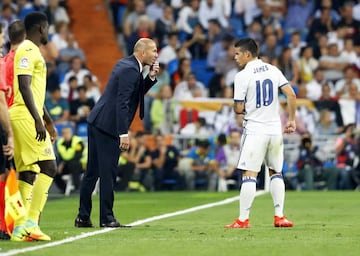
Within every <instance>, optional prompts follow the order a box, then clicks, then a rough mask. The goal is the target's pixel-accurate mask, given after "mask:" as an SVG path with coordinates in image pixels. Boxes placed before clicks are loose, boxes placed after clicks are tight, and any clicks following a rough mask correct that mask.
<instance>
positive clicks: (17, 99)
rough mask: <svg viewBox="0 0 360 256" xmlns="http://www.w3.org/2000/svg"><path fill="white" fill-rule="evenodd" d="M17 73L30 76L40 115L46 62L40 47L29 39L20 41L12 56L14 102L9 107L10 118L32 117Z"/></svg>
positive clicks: (44, 89)
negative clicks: (20, 87)
mask: <svg viewBox="0 0 360 256" xmlns="http://www.w3.org/2000/svg"><path fill="white" fill-rule="evenodd" d="M18 75H29V76H31V85H30V87H31V88H30V89H31V91H32V95H33V99H34V103H35V106H36V109H37V111H38V113H39V116H40V117H43V115H44V111H43V106H44V102H45V95H46V63H45V60H44V58H43V57H42V55H41V52H40V49H39V47H38V46H37V45H35V44H34V43H33V42H32V41H30V40H25V41H24V42H22V43H21V44H20V45H19V47H18V49H17V50H16V53H15V58H14V104H13V105H12V106H11V108H10V118H11V120H17V119H25V118H32V116H31V114H30V112H29V110H28V109H27V107H26V105H25V102H24V100H23V97H22V95H21V92H20V90H19V82H18Z"/></svg>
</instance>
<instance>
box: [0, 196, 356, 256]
mask: <svg viewBox="0 0 360 256" xmlns="http://www.w3.org/2000/svg"><path fill="white" fill-rule="evenodd" d="M237 195H238V192H237V191H231V192H227V193H216V192H161V193H160V192H154V193H138V192H133V193H117V194H116V196H115V198H116V202H115V207H114V211H115V214H116V217H117V218H118V220H120V221H121V222H122V223H124V224H128V223H134V222H136V221H139V222H137V223H138V224H139V225H136V226H134V227H132V228H129V229H112V230H109V229H100V228H91V229H78V228H75V227H74V219H75V216H76V213H77V207H78V197H77V196H75V197H70V198H62V199H56V200H50V201H48V203H47V205H46V208H45V211H44V214H43V215H42V218H41V227H42V230H43V231H44V232H45V233H47V234H49V235H50V236H51V238H52V241H51V242H9V241H0V255H36V256H38V255H44V256H51V255H56V256H59V255H61V256H68V255H69V256H70V255H71V256H72V255H74V256H77V255H79V256H80V255H84V256H85V255H86V256H92V255H97V256H98V255H136V256H137V255H156V256H161V255H199V256H200V255H204V256H205V255H206V256H209V255H276V256H278V255H291V256H295V255H302V256H303V255H327V256H329V255H360V243H359V241H360V220H359V216H360V193H358V192H287V195H286V205H285V213H286V215H287V216H288V217H289V219H290V220H292V221H294V224H295V226H294V228H292V229H281V228H280V229H279V228H274V227H273V226H272V222H273V207H272V201H271V197H270V195H269V194H265V195H260V196H258V197H257V198H256V199H255V202H254V204H253V207H252V211H251V216H250V218H251V228H250V229H224V228H223V226H224V224H229V223H231V222H232V221H233V220H234V218H236V217H237V215H238V201H237V200H235V201H234V200H228V201H223V200H226V199H228V198H233V197H234V196H237ZM93 199H94V201H93V202H94V204H93V216H92V221H93V223H94V224H95V225H96V226H98V209H99V208H98V196H94V198H93ZM219 202H220V204H222V205H217V204H219ZM209 203H215V204H214V205H212V207H209V208H206V207H204V208H205V209H199V208H201V207H198V208H196V209H194V210H196V211H193V212H186V211H185V212H180V213H179V212H178V211H182V210H186V209H191V208H192V207H196V206H202V205H205V204H209ZM174 212H178V215H176V216H171V215H169V216H167V218H162V217H161V216H163V214H167V213H174ZM154 216H160V219H159V220H154V221H150V220H149V219H148V218H149V217H154ZM142 222H143V224H141V223H142ZM21 250H23V251H21ZM20 252H22V253H20Z"/></svg>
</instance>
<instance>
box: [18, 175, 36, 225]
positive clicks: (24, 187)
mask: <svg viewBox="0 0 360 256" xmlns="http://www.w3.org/2000/svg"><path fill="white" fill-rule="evenodd" d="M18 186H19V192H20V194H21V198H22V201H23V204H24V207H25V209H26V212H28V211H29V207H30V203H31V196H32V190H33V186H32V185H31V184H29V183H27V182H25V181H22V180H19V181H18ZM26 218H27V216H24V217H21V218H19V219H17V220H16V222H15V226H21V225H24V224H25V222H26Z"/></svg>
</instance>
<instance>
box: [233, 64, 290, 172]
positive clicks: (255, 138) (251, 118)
mask: <svg viewBox="0 0 360 256" xmlns="http://www.w3.org/2000/svg"><path fill="white" fill-rule="evenodd" d="M288 83H289V82H288V80H287V79H286V78H285V76H284V75H283V74H282V73H281V71H280V70H279V69H278V68H277V67H275V66H273V65H271V64H268V63H264V62H263V61H262V60H260V59H255V60H251V61H250V62H248V63H247V64H246V66H245V67H244V69H243V70H241V71H240V72H239V73H237V74H236V76H235V80H234V101H235V102H244V104H245V113H244V114H245V116H244V123H243V127H244V133H243V136H242V147H241V148H242V150H241V154H240V159H239V163H238V168H239V169H243V170H252V171H260V167H261V164H262V163H263V161H264V159H265V164H266V165H267V166H268V167H269V168H271V169H273V170H277V171H281V169H282V164H283V139H282V128H281V121H280V114H279V100H278V97H277V96H278V93H279V88H280V87H282V86H284V85H287V84H288ZM267 145H272V146H271V147H268V146H267Z"/></svg>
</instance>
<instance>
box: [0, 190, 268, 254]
mask: <svg viewBox="0 0 360 256" xmlns="http://www.w3.org/2000/svg"><path fill="white" fill-rule="evenodd" d="M266 193H267V192H266V191H263V190H261V191H257V192H256V196H260V195H263V194H266ZM237 200H239V196H234V197H230V198H228V199H224V200H222V201H219V202H215V203H209V204H203V205H199V206H195V207H191V208H188V209H185V210H181V211H176V212H172V213H165V214H162V215H158V216H154V217H150V218H146V219H142V220H137V221H134V222H132V223H129V224H128V225H131V226H138V225H141V224H145V223H148V222H152V221H155V220H162V219H166V218H170V217H174V216H178V215H183V214H186V213H190V212H195V211H199V210H203V209H207V208H211V207H215V206H219V205H224V204H229V203H232V202H234V201H237ZM113 230H116V228H104V229H101V230H97V231H93V232H86V233H82V234H80V235H77V236H72V237H68V238H65V239H62V240H59V241H54V242H49V243H46V244H41V245H36V246H32V247H27V248H23V249H14V250H10V251H7V252H5V253H1V252H0V256H11V255H17V254H21V253H26V252H32V251H36V250H41V249H44V248H48V247H54V246H57V245H61V244H65V243H70V242H74V241H76V240H80V239H82V238H87V237H91V236H95V235H99V234H103V233H107V232H110V231H113ZM15 243H16V242H14V244H15Z"/></svg>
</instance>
